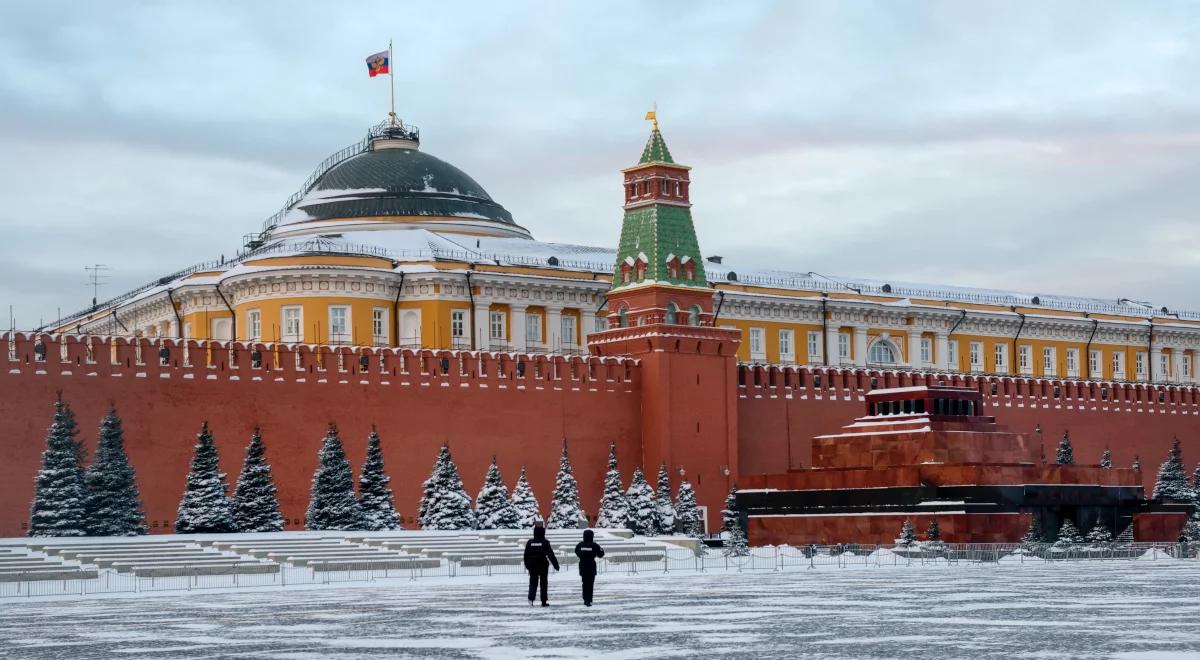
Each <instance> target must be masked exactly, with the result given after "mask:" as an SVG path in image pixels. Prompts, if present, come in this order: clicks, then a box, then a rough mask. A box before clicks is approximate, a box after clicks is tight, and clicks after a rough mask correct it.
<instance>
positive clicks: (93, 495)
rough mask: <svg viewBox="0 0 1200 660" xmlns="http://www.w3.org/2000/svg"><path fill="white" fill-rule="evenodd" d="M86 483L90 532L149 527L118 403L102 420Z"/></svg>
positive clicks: (129, 532)
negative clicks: (126, 442)
mask: <svg viewBox="0 0 1200 660" xmlns="http://www.w3.org/2000/svg"><path fill="white" fill-rule="evenodd" d="M83 485H84V488H83V490H84V500H83V509H84V512H85V515H86V525H87V533H88V534H89V535H91V536H138V535H141V534H145V533H147V532H148V531H149V530H148V529H147V527H146V514H145V512H143V511H142V502H141V498H140V496H139V495H138V487H137V477H136V475H135V474H134V471H133V466H132V465H130V464H129V456H127V455H126V454H125V432H124V430H123V429H122V427H121V418H120V417H119V416H117V410H116V408H115V407H114V408H111V409H110V410H109V411H108V414H107V415H105V416H104V419H103V420H101V422H100V434H99V439H98V441H97V443H96V459H95V460H94V461H92V464H91V466H89V467H88V469H87V472H86V473H85V474H84V480H83Z"/></svg>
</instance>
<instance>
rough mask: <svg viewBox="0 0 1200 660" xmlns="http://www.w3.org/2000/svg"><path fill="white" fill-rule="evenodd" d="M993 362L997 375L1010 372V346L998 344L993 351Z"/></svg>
mask: <svg viewBox="0 0 1200 660" xmlns="http://www.w3.org/2000/svg"><path fill="white" fill-rule="evenodd" d="M992 361H993V364H994V371H995V372H996V373H1006V372H1007V371H1008V344H996V347H995V349H993V351H992Z"/></svg>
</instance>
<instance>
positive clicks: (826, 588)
mask: <svg viewBox="0 0 1200 660" xmlns="http://www.w3.org/2000/svg"><path fill="white" fill-rule="evenodd" d="M525 586H526V585H525V579H524V576H521V575H509V576H491V577H486V576H480V577H467V578H463V577H459V578H430V579H423V580H414V581H394V582H386V583H383V582H381V583H376V584H363V585H353V586H348V587H321V586H314V587H311V588H306V587H295V588H288V589H271V588H267V589H252V590H244V591H232V592H220V591H193V592H182V593H181V592H174V593H171V594H159V595H151V594H140V595H130V596H123V597H111V596H110V597H101V596H96V597H86V598H84V599H82V600H80V599H76V600H36V599H35V600H31V601H21V600H16V599H7V600H5V601H3V602H2V603H0V644H2V649H0V657H9V658H68V657H69V658H113V657H139V656H140V657H154V658H213V657H237V658H281V659H282V658H287V659H295V658H330V657H334V658H372V657H390V658H579V657H587V658H668V657H700V656H703V657H708V658H743V657H755V658H784V657H787V658H899V657H933V658H967V657H969V658H974V659H979V658H1158V659H1176V658H1178V659H1182V658H1195V657H1200V562H1196V561H1179V560H1169V559H1168V560H1157V561H1140V560H1135V561H1080V562H1056V563H1026V564H1019V563H1005V564H991V565H967V564H962V565H950V566H947V565H944V564H942V565H925V566H922V565H919V564H914V565H912V566H895V567H887V566H884V567H879V568H870V567H864V568H857V569H820V568H818V569H816V570H807V571H789V572H775V571H769V570H768V571H758V572H749V571H747V572H743V573H736V572H734V573H717V572H713V573H707V574H676V573H671V574H666V575H664V574H661V573H658V574H654V573H641V574H637V575H628V574H608V575H602V576H601V578H600V580H599V582H598V584H597V598H596V605H595V606H594V607H591V608H585V607H584V606H583V605H582V603H581V602H580V601H579V594H580V587H579V578H578V576H577V575H575V574H574V571H572V570H569V569H568V570H564V571H563V572H561V573H557V574H553V575H552V576H551V586H550V589H551V606H550V607H549V608H541V607H537V608H530V607H529V605H528V604H527V603H526V601H525V593H524V591H525Z"/></svg>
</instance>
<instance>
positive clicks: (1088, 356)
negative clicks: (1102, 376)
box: [1083, 314, 1104, 380]
mask: <svg viewBox="0 0 1200 660" xmlns="http://www.w3.org/2000/svg"><path fill="white" fill-rule="evenodd" d="M1084 316H1085V317H1086V316H1089V315H1088V314H1084ZM1099 328H1100V320H1099V319H1092V334H1091V335H1089V336H1088V340H1087V346H1085V347H1084V349H1083V359H1084V364H1086V365H1087V368H1085V369H1084V370H1083V371H1084V373H1086V374H1087V378H1086V379H1085V380H1091V379H1092V340H1093V339H1095V338H1096V330H1097V329H1099ZM1100 369H1101V373H1104V372H1103V369H1104V366H1103V365H1101V366H1100Z"/></svg>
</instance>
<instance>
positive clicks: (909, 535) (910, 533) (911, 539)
mask: <svg viewBox="0 0 1200 660" xmlns="http://www.w3.org/2000/svg"><path fill="white" fill-rule="evenodd" d="M916 542H917V532H916V530H914V529H913V524H912V520H909V519H908V518H905V519H904V522H903V523H902V524H901V525H900V538H898V539H896V545H899V546H903V547H905V548H907V547H909V546H911V545H913V544H915V543H916Z"/></svg>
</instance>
